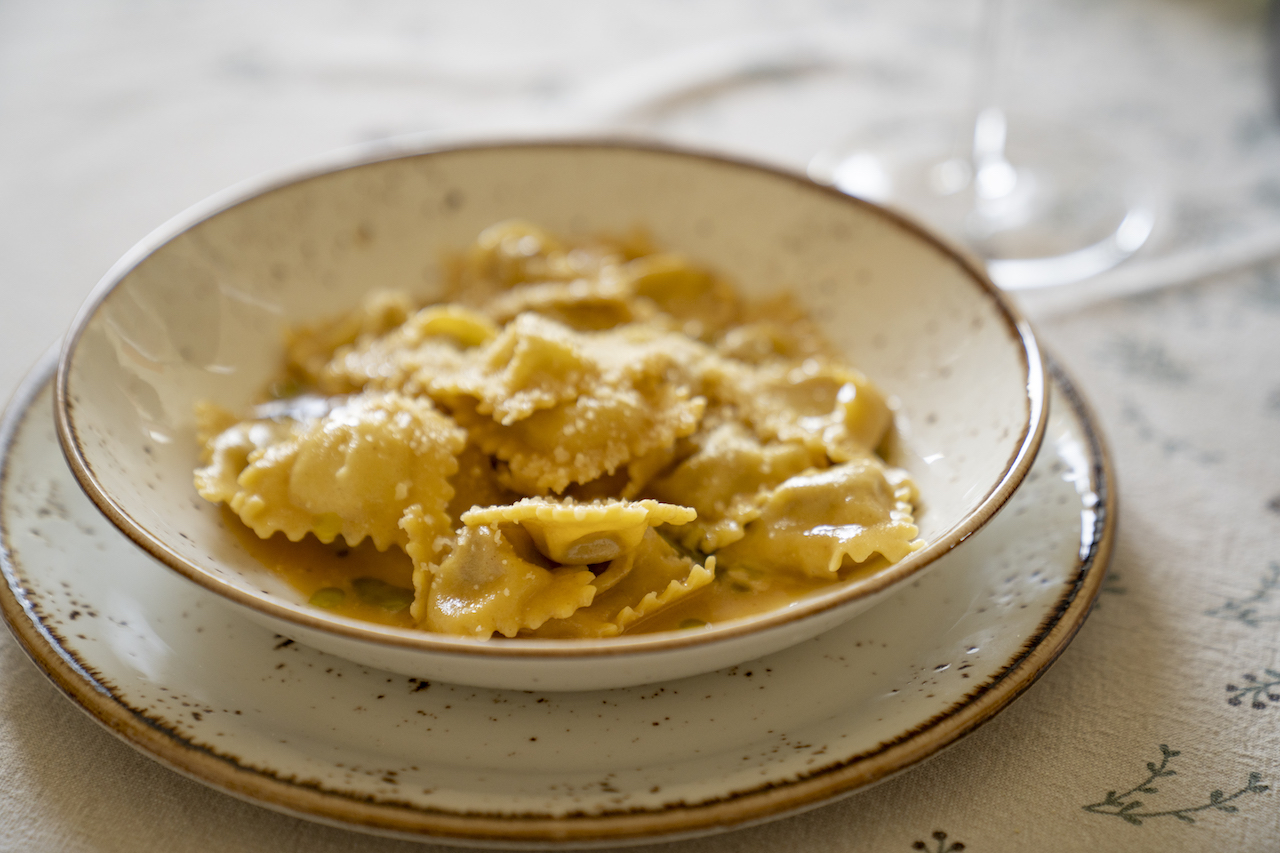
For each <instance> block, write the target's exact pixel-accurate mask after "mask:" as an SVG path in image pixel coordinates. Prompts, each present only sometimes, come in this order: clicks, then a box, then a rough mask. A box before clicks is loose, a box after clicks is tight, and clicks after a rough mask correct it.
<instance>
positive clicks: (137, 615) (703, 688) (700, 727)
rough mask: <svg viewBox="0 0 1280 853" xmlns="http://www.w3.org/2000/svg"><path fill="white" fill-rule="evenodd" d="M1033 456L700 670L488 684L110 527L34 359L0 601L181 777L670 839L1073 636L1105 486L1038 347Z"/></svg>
mask: <svg viewBox="0 0 1280 853" xmlns="http://www.w3.org/2000/svg"><path fill="white" fill-rule="evenodd" d="M1050 372H1051V377H1052V387H1051V400H1052V405H1053V408H1052V412H1051V416H1050V421H1049V429H1048V432H1047V433H1046V436H1045V441H1044V445H1043V447H1042V449H1041V450H1040V454H1039V456H1038V457H1037V459H1036V462H1035V465H1034V467H1033V468H1032V470H1031V473H1030V474H1029V475H1028V477H1027V478H1026V480H1025V481H1024V483H1023V485H1022V486H1021V487H1020V488H1019V490H1018V491H1017V493H1015V495H1014V496H1013V498H1012V499H1011V500H1010V501H1009V503H1008V505H1007V506H1006V507H1005V508H1004V510H1003V511H1002V512H1001V513H1000V515H999V516H998V517H997V518H996V519H994V520H993V521H992V522H991V523H990V524H989V525H987V526H986V527H985V528H983V529H982V530H981V531H979V532H978V533H976V534H975V535H973V536H972V537H971V538H970V539H969V540H968V541H966V542H965V543H963V544H962V545H961V546H960V547H959V548H957V549H956V550H954V551H952V552H951V553H949V554H947V555H945V556H944V557H942V558H941V559H940V560H939V562H938V563H937V564H936V566H935V567H934V568H933V569H932V570H931V571H930V572H929V573H928V574H927V575H925V576H924V577H922V578H919V579H917V580H916V581H915V582H913V583H912V584H911V585H910V586H909V587H908V588H906V589H904V590H902V591H901V592H900V593H898V594H896V595H895V596H893V597H892V598H890V599H889V600H888V601H886V602H884V603H883V604H880V605H879V606H877V607H876V608H874V609H873V610H871V611H869V612H867V613H866V614H863V615H862V616H859V617H857V618H855V619H854V620H853V621H851V622H849V623H847V624H845V625H844V626H842V627H840V628H837V629H835V630H833V631H830V632H828V633H826V634H823V635H822V636H819V637H817V638H816V639H813V640H810V641H808V642H805V643H802V644H800V645H798V646H795V647H793V648H791V649H788V650H786V651H783V652H780V653H778V654H775V655H772V656H769V657H767V658H762V659H760V660H758V661H754V662H752V663H749V664H744V665H742V666H737V667H733V668H731V669H727V670H722V671H720V672H715V673H711V674H709V675H703V676H697V677H694V678H687V679H683V680H680V681H672V682H667V683H664V684H656V685H649V686H646V687H636V688H627V689H619V690H609V691H600V692H590V693H569V694H565V693H551V694H545V695H540V694H537V693H528V692H504V691H498V690H485V689H479V688H471V687H459V686H455V685H450V684H442V683H430V682H426V681H420V680H416V679H410V678H405V677H404V676H399V675H393V674H390V673H386V672H381V671H378V670H371V669H367V668H365V667H362V666H359V665H357V664H354V663H350V662H348V661H344V660H341V659H339V658H335V657H331V656H328V655H325V654H323V653H320V652H316V651H313V650H311V649H308V648H305V647H302V646H299V645H297V644H295V643H293V642H292V641H290V640H285V639H284V638H282V637H279V636H278V635H275V634H272V633H271V632H269V631H267V630H264V629H262V628H260V627H258V626H257V625H255V624H253V623H250V622H249V621H247V620H245V619H244V618H242V617H241V616H239V615H238V614H237V613H235V612H233V611H232V610H231V609H230V608H229V606H228V605H225V604H224V603H222V602H221V601H220V600H218V599H217V598H215V597H213V596H211V595H210V594H209V593H207V592H204V591H203V590H201V589H200V588H198V587H196V586H195V585H194V584H191V583H189V582H187V581H186V580H184V579H182V578H181V577H179V576H178V575H177V574H176V573H174V572H172V571H170V570H169V569H167V568H165V567H164V566H162V565H160V564H159V563H157V562H155V561H153V560H152V559H151V558H150V557H148V556H147V555H146V554H145V553H143V552H142V551H140V550H139V549H137V548H136V547H135V546H134V545H133V544H132V543H130V542H129V541H128V540H127V539H126V538H124V536H123V535H121V534H120V533H118V532H117V531H116V530H115V528H113V527H112V526H111V524H110V523H109V522H107V521H106V520H105V519H104V518H103V517H101V516H100V515H99V514H98V512H97V510H96V509H95V508H94V506H93V504H91V503H90V502H89V500H88V499H87V498H85V496H84V495H83V494H82V493H81V492H80V490H79V488H78V487H77V486H76V482H75V480H74V478H73V477H72V476H71V474H70V472H69V471H68V470H67V467H66V464H65V462H64V460H63V457H62V455H61V452H60V450H59V447H58V442H57V438H56V436H55V433H54V425H53V417H52V397H51V384H50V380H51V375H52V364H51V362H50V361H49V360H46V362H45V363H44V364H42V366H40V367H39V368H37V369H36V371H35V372H33V374H32V376H31V377H29V378H28V380H27V381H26V383H25V384H24V386H23V387H22V388H21V389H20V390H19V392H18V394H17V395H16V397H15V399H14V401H13V403H12V404H11V406H10V408H9V410H8V412H7V413H6V415H5V418H4V421H3V424H2V425H0V451H2V452H3V454H4V455H3V460H2V461H0V569H2V570H3V574H4V581H5V583H4V585H3V586H2V587H0V611H2V612H3V615H4V618H5V621H6V622H7V623H8V625H9V628H10V630H12V631H13V633H14V635H15V636H16V637H17V639H18V642H19V643H20V644H21V645H22V647H23V648H24V649H25V651H26V652H27V654H28V655H30V656H31V658H32V660H34V661H35V663H36V664H37V666H39V667H40V668H41V669H42V670H43V671H44V672H45V674H46V675H48V676H49V678H50V679H51V680H52V681H53V682H54V683H55V684H56V685H57V686H58V687H59V688H61V689H62V691H63V692H64V693H66V695H67V696H69V697H70V698H71V700H72V701H74V702H75V703H76V704H77V705H79V706H80V707H81V708H82V709H83V710H84V711H86V712H87V713H88V714H89V715H90V716H92V717H93V718H94V719H96V720H97V721H98V722H100V723H102V724H103V725H105V726H106V727H107V728H108V729H109V730H110V731H112V732H113V733H114V734H116V735H118V736H119V737H121V738H123V739H124V740H125V741H126V742H128V743H129V744H130V745H132V746H133V747H135V748H136V749H138V750H139V751H141V752H143V753H145V754H147V755H149V756H151V757H152V758H154V759H156V760H157V761H160V762H161V763H163V764H165V765H166V766H168V767H171V768H173V769H174V770H177V771H178V772H180V773H183V774H184V775H186V776H189V777H191V778H193V779H196V780H198V781H200V782H203V783H205V784H207V785H210V786H212V787H214V788H217V789H219V790H222V791H224V792H226V793H229V794H232V795H233V796H237V797H240V798H242V799H246V800H249V801H252V802H255V803H258V804H260V805H263V806H266V807H268V808H272V809H276V810H279V811H283V812H287V813H289V814H293V815H296V816H299V817H303V818H307V819H310V820H317V821H321V822H326V823H332V824H337V825H341V826H345V827H347V828H350V829H357V830H362V831H366V832H373V833H379V834H384V835H390V836H397V837H402V838H413V839H419V840H433V841H439V842H446V843H456V844H462V845H473V846H496V847H550V846H554V847H560V848H562V847H566V846H596V845H614V844H625V843H640V842H652V841H658V840H670V839H674V838H679V837H686V836H692V835H698V834H704V833H709V832H715V831H720V830H725V829H730V828H733V827H739V826H743V825H746V824H749V823H753V822H759V821H763V820H767V819H771V818H776V817H780V816H783V815H787V814H793V813H795V812H798V811H802V810H805V809H809V808H813V807H814V806H817V805H820V804H822V803H824V802H828V801H830V800H832V799H833V798H836V797H840V796H842V795H846V794H850V793H852V792H854V791H856V790H858V789H860V788H863V787H865V786H867V785H870V784H872V783H874V782H876V781H879V780H881V779H883V778H885V777H887V776H888V775H890V774H892V773H895V772H897V771H901V770H903V769H905V768H907V767H910V766H911V765H913V764H915V763H917V762H919V761H921V760H923V759H924V758H926V757H928V756H929V755H931V754H933V753H935V752H937V751H938V750H940V749H941V748H943V747H944V746H946V745H948V744H950V743H952V742H954V741H955V740H956V739H957V738H960V737H962V736H963V735H965V734H967V733H968V732H970V731H972V730H973V729H974V728H975V727H977V726H978V725H980V724H982V723H983V722H985V721H987V720H989V719H991V717H992V716H994V715H995V714H996V713H998V712H999V711H1000V710H1001V709H1002V708H1004V707H1005V706H1006V705H1007V704H1008V703H1009V702H1010V701H1012V700H1013V699H1014V698H1015V697H1016V696H1018V695H1019V694H1020V693H1021V692H1022V691H1023V690H1025V689H1026V688H1027V687H1029V686H1030V685H1031V684H1032V682H1034V681H1035V679H1036V678H1037V677H1038V676H1040V675H1041V674H1042V673H1043V672H1044V671H1045V669H1046V668H1047V667H1048V666H1049V665H1050V664H1051V663H1052V662H1053V661H1054V659H1056V658H1057V656H1058V655H1059V654H1060V653H1061V652H1062V650H1063V649H1064V648H1065V647H1066V645H1067V644H1068V643H1069V642H1070V641H1071V638H1072V637H1073V636H1074V635H1075V633H1076V631H1077V630H1078V629H1079V627H1080V625H1081V624H1082V623H1083V621H1084V619H1085V617H1086V616H1087V615H1088V612H1089V610H1090V608H1091V606H1092V604H1093V601H1094V598H1095V597H1096V595H1097V593H1098V590H1099V588H1100V587H1101V584H1102V578H1103V575H1104V573H1105V571H1106V564H1107V561H1108V558H1109V556H1110V552H1111V543H1112V539H1113V536H1114V530H1115V516H1116V508H1115V494H1114V489H1113V484H1112V482H1111V474H1110V468H1109V464H1108V460H1107V453H1106V450H1105V447H1104V446H1103V443H1102V440H1101V437H1100V435H1099V433H1098V430H1097V428H1096V426H1095V425H1094V422H1093V419H1092V417H1091V415H1090V414H1089V412H1088V410H1087V407H1086V406H1085V404H1084V403H1083V401H1082V400H1081V398H1080V397H1079V395H1078V394H1077V393H1076V392H1075V390H1074V389H1073V387H1072V385H1071V383H1070V381H1069V380H1068V379H1067V377H1066V376H1065V375H1064V374H1063V373H1062V371H1061V370H1060V369H1058V368H1056V367H1054V366H1053V365H1052V364H1051V371H1050Z"/></svg>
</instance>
